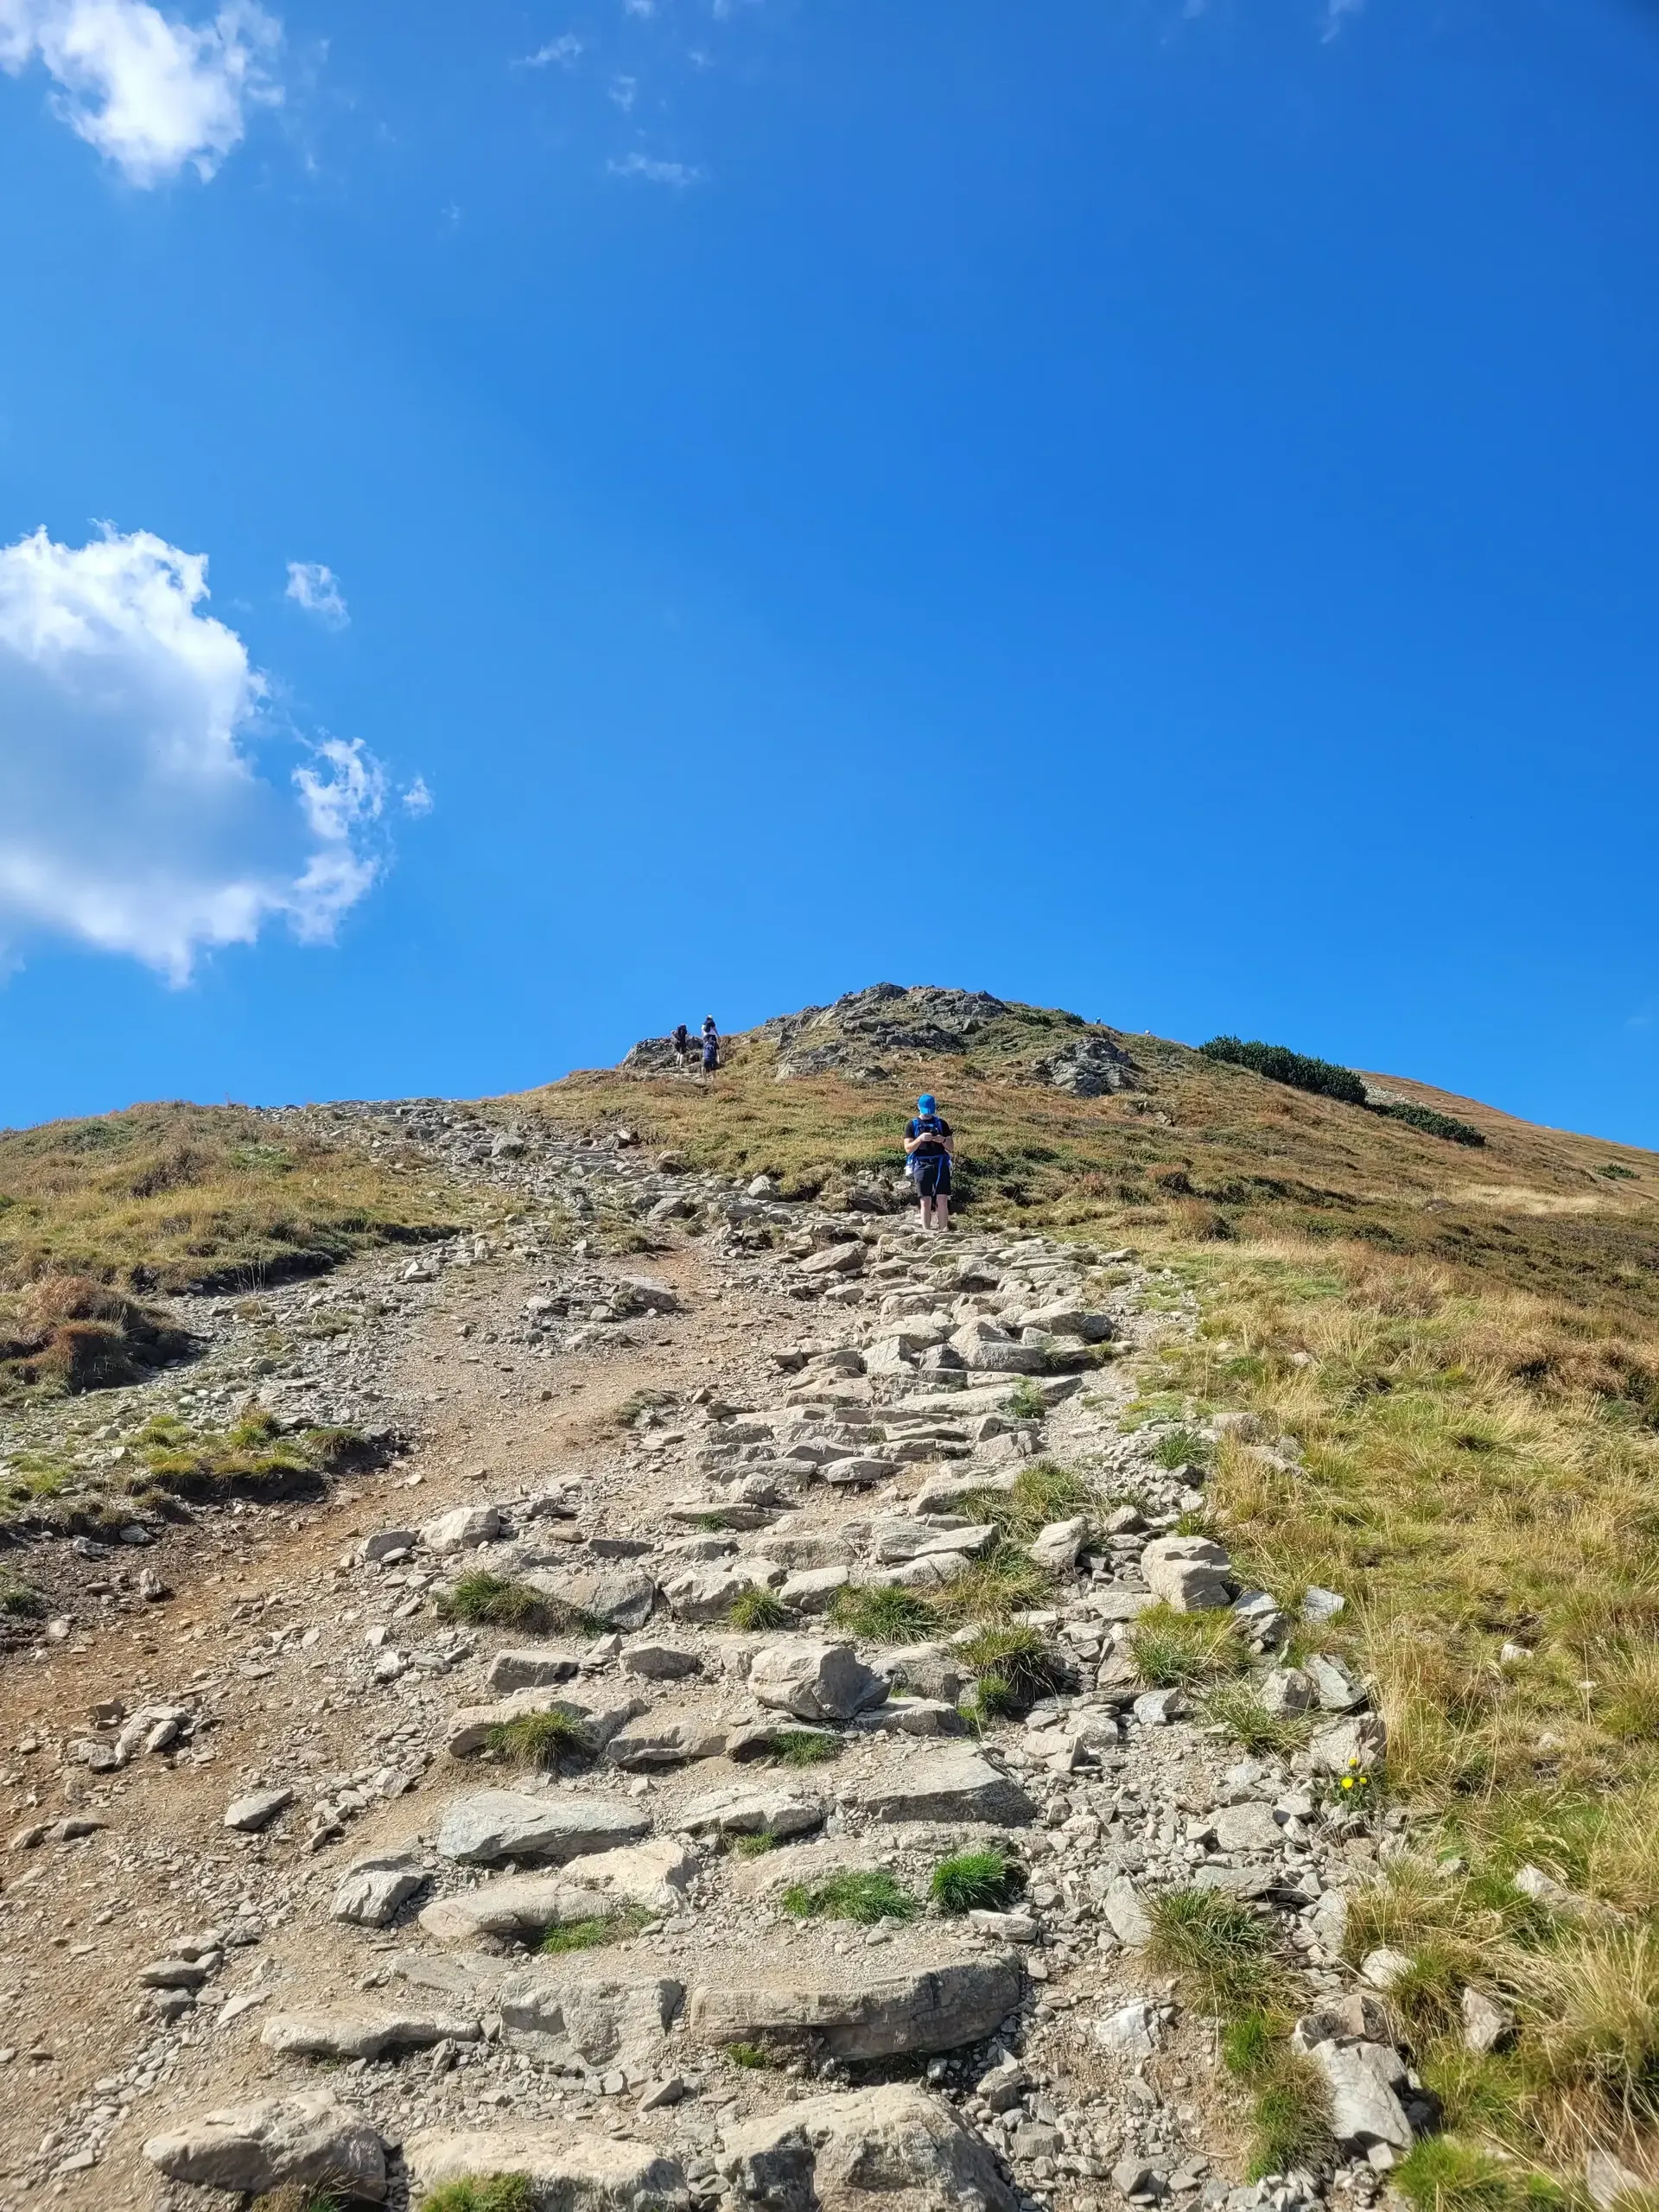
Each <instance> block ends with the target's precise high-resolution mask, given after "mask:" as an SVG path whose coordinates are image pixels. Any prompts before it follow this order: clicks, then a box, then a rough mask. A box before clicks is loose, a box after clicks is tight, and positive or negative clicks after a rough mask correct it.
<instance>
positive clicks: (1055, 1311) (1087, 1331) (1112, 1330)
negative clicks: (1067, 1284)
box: [1020, 1298, 1117, 1344]
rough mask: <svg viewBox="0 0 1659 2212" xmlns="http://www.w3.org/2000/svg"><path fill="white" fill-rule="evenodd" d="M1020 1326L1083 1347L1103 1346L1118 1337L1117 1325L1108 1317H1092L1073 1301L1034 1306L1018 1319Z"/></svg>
mask: <svg viewBox="0 0 1659 2212" xmlns="http://www.w3.org/2000/svg"><path fill="white" fill-rule="evenodd" d="M1020 1327H1021V1328H1023V1329H1041V1330H1044V1331H1045V1332H1046V1333H1047V1334H1048V1335H1049V1336H1051V1337H1077V1338H1081V1340H1082V1341H1083V1342H1084V1344H1104V1343H1105V1342H1106V1340H1107V1338H1109V1337H1115V1336H1116V1334H1117V1325H1116V1322H1115V1321H1114V1320H1113V1319H1112V1317H1111V1315H1110V1314H1109V1313H1091V1312H1090V1309H1089V1307H1087V1306H1082V1305H1079V1303H1078V1302H1077V1300H1076V1299H1075V1298H1057V1299H1054V1300H1051V1302H1050V1303H1049V1304H1048V1305H1046V1306H1033V1308H1032V1310H1031V1311H1030V1313H1022V1314H1021V1315H1020Z"/></svg>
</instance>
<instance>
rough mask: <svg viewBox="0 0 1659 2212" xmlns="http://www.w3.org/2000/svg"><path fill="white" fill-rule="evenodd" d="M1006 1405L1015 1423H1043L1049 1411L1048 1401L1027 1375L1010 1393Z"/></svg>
mask: <svg viewBox="0 0 1659 2212" xmlns="http://www.w3.org/2000/svg"><path fill="white" fill-rule="evenodd" d="M1006 1403H1007V1411H1008V1412H1009V1413H1011V1414H1013V1415H1014V1419H1015V1421H1041V1420H1042V1418H1043V1416H1044V1414H1046V1413H1047V1411H1048V1401H1047V1400H1046V1398H1045V1397H1044V1395H1043V1394H1042V1392H1041V1391H1040V1390H1039V1389H1038V1388H1037V1385H1036V1384H1035V1383H1033V1381H1032V1380H1031V1378H1030V1376H1027V1375H1022V1376H1020V1380H1019V1381H1018V1382H1017V1383H1015V1384H1014V1388H1013V1389H1012V1390H1010V1391H1009V1393H1008V1395H1007V1401H1006Z"/></svg>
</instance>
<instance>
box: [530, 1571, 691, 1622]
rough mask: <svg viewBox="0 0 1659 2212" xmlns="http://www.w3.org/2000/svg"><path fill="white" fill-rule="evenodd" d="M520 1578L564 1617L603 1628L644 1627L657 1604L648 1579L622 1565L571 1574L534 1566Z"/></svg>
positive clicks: (653, 1589)
mask: <svg viewBox="0 0 1659 2212" xmlns="http://www.w3.org/2000/svg"><path fill="white" fill-rule="evenodd" d="M519 1579H520V1580H522V1581H524V1582H527V1583H528V1584H529V1585H530V1586H531V1589H532V1590H535V1591H537V1592H540V1594H541V1595H542V1596H543V1598H546V1599H550V1600H551V1602H552V1603H553V1605H556V1606H558V1607H560V1608H561V1609H562V1610H563V1611H564V1612H566V1613H567V1614H569V1615H570V1616H572V1617H580V1618H582V1619H583V1620H587V1621H595V1622H597V1623H598V1624H600V1626H601V1627H602V1628H622V1629H633V1628H644V1626H645V1623H646V1622H647V1621H648V1620H649V1619H650V1618H651V1610H652V1606H653V1605H655V1604H656V1602H657V1585H656V1584H655V1583H654V1582H653V1581H652V1579H651V1577H650V1576H649V1575H648V1574H646V1573H645V1572H644V1571H643V1570H642V1569H641V1568H639V1567H629V1566H627V1565H626V1564H623V1563H619V1564H618V1565H616V1566H614V1567H601V1568H600V1569H598V1570H596V1571H593V1572H583V1573H574V1574H563V1573H558V1572H557V1571H556V1570H555V1569H552V1568H543V1567H536V1568H531V1569H528V1570H526V1572H525V1573H524V1574H523V1575H522V1576H521V1577H520V1578H519Z"/></svg>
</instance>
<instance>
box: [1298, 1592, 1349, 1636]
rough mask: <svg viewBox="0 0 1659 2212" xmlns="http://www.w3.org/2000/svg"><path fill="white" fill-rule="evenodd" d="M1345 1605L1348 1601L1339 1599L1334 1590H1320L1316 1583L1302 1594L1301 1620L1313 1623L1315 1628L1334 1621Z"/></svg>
mask: <svg viewBox="0 0 1659 2212" xmlns="http://www.w3.org/2000/svg"><path fill="white" fill-rule="evenodd" d="M1347 1603H1348V1600H1347V1599H1345V1598H1339V1597H1338V1595H1337V1592H1335V1591H1334V1590H1321V1589H1320V1588H1319V1585H1318V1584H1317V1583H1313V1584H1310V1585H1309V1586H1308V1587H1307V1589H1306V1590H1305V1591H1304V1592H1302V1618H1303V1619H1304V1620H1305V1621H1311V1622H1313V1624H1314V1625H1315V1626H1316V1627H1317V1626H1321V1625H1323V1624H1324V1623H1325V1622H1326V1621H1333V1620H1335V1618H1337V1615H1338V1613H1339V1612H1340V1611H1342V1609H1343V1607H1344V1605H1346V1604H1347Z"/></svg>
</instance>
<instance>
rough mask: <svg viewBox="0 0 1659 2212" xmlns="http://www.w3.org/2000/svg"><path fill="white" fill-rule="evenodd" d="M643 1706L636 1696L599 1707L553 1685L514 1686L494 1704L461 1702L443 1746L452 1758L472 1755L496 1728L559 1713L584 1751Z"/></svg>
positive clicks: (599, 1746)
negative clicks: (465, 1703) (572, 1727)
mask: <svg viewBox="0 0 1659 2212" xmlns="http://www.w3.org/2000/svg"><path fill="white" fill-rule="evenodd" d="M644 1711H645V1700H643V1699H642V1698H637V1697H635V1698H628V1699H626V1700H625V1701H624V1702H623V1703H622V1704H620V1705H613V1706H608V1707H603V1708H601V1707H594V1706H591V1705H588V1704H586V1703H585V1702H583V1701H582V1700H581V1699H579V1698H572V1697H567V1696H565V1695H564V1694H563V1692H562V1691H560V1690H556V1689H531V1690H515V1691H514V1692H513V1693H512V1696H511V1697H504V1698H498V1699H497V1700H496V1701H495V1703H494V1704H493V1705H464V1706H462V1707H461V1709H460V1711H459V1712H458V1713H454V1715H453V1716H452V1717H451V1719H450V1722H449V1732H448V1735H447V1736H446V1737H445V1738H444V1749H445V1750H446V1751H448V1754H449V1756H450V1758H454V1759H464V1758H472V1757H473V1756H474V1754H475V1753H477V1752H479V1751H484V1750H485V1749H486V1748H487V1746H488V1744H489V1740H490V1738H491V1736H492V1734H493V1732H494V1731H495V1730H496V1729H498V1728H505V1726H507V1725H508V1724H509V1723H510V1722H512V1721H514V1720H527V1719H535V1718H537V1716H539V1715H540V1714H542V1713H563V1716H564V1718H565V1719H567V1720H569V1722H570V1723H571V1724H572V1725H573V1726H575V1728H576V1729H577V1730H578V1731H579V1732H580V1733H581V1737H582V1748H583V1749H584V1750H585V1751H603V1749H604V1748H605V1746H606V1745H607V1744H608V1743H609V1742H610V1740H611V1738H612V1737H613V1736H614V1735H615V1734H616V1732H617V1731H618V1729H620V1728H621V1727H623V1726H626V1723H627V1722H628V1721H630V1720H632V1719H634V1718H635V1716H636V1715H637V1714H639V1713H643V1712H644Z"/></svg>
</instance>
